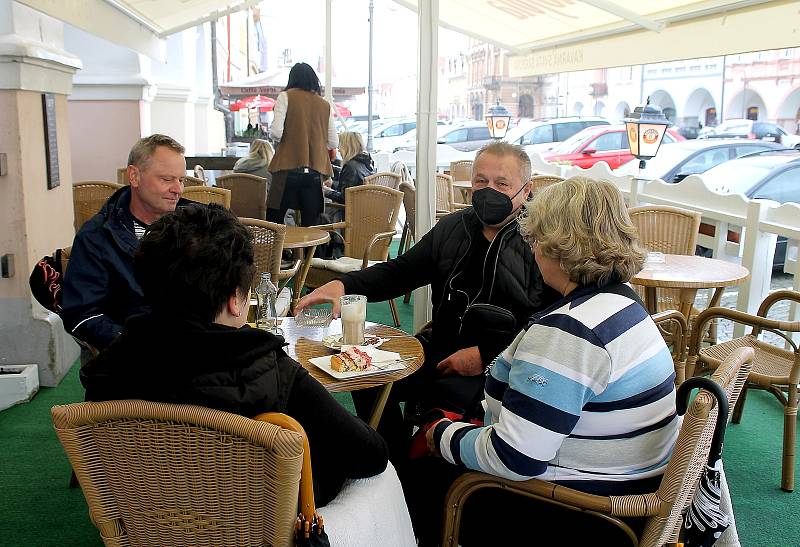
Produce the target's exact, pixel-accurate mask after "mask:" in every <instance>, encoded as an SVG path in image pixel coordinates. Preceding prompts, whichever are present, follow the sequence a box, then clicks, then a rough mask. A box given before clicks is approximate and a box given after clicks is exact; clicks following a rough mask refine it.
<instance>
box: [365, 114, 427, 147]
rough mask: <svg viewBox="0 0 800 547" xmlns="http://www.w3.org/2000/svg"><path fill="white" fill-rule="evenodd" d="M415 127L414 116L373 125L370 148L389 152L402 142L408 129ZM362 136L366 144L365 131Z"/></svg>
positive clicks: (411, 129)
mask: <svg viewBox="0 0 800 547" xmlns="http://www.w3.org/2000/svg"><path fill="white" fill-rule="evenodd" d="M416 127H417V120H416V118H403V119H395V120H386V121H384V122H383V123H382V124H380V125H379V126H373V128H372V149H373V150H374V151H375V152H391V151H392V150H394V148H395V147H396V146H397V145H399V144H400V143H401V142H404V141H405V138H406V135H408V133H409V131H413V130H414V129H416ZM362 136H363V137H364V144H367V137H368V135H367V134H366V131H364V133H363V134H362Z"/></svg>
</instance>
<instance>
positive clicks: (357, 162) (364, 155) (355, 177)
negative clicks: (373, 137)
mask: <svg viewBox="0 0 800 547" xmlns="http://www.w3.org/2000/svg"><path fill="white" fill-rule="evenodd" d="M339 152H340V153H341V154H342V170H341V172H340V173H339V177H338V180H334V181H333V182H331V179H328V180H327V181H325V186H326V188H325V197H326V198H329V199H330V200H331V201H334V202H336V203H344V195H345V190H347V189H348V188H350V187H352V186H360V185H362V184H364V177H368V176H369V175H372V174H374V173H375V163H374V162H373V161H372V157H371V156H370V155H369V152H367V151H366V150H364V139H363V138H362V137H361V134H360V133H355V132H353V131H345V132H344V133H340V134H339ZM334 222H336V221H334Z"/></svg>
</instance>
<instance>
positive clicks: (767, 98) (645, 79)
mask: <svg viewBox="0 0 800 547" xmlns="http://www.w3.org/2000/svg"><path fill="white" fill-rule="evenodd" d="M443 76H444V77H445V81H447V82H448V83H449V84H450V85H451V89H450V92H449V99H448V100H449V102H448V104H447V105H446V106H445V107H443V109H444V110H445V111H447V112H448V113H449V115H450V116H451V117H467V118H472V119H478V120H479V119H483V117H484V115H485V112H486V109H487V108H488V107H489V106H491V105H493V104H495V103H496V102H497V101H498V100H499V101H500V103H501V104H503V105H504V106H505V107H506V108H507V109H508V110H509V112H511V114H512V116H515V117H533V118H539V117H557V116H603V117H605V118H608V119H609V120H612V121H619V120H622V119H623V118H625V117H626V116H627V115H628V113H629V112H630V111H631V110H632V109H633V108H635V107H636V106H637V105H640V104H642V103H644V102H645V101H646V100H647V98H648V97H649V98H650V101H651V103H653V104H656V105H658V106H659V107H660V108H661V109H662V110H663V111H664V113H665V114H666V116H667V117H668V118H669V119H670V120H671V121H672V122H673V123H674V124H676V125H678V126H682V127H698V128H699V127H703V126H714V125H717V124H719V123H720V122H721V121H723V120H727V119H731V118H748V119H752V120H758V121H770V122H775V123H777V124H778V125H780V126H781V127H783V129H784V130H786V131H787V132H789V133H796V132H798V131H800V48H790V49H780V50H770V51H760V52H752V53H743V54H741V55H727V56H724V57H706V58H699V59H687V60H682V61H671V62H665V63H655V64H648V65H638V66H623V67H615V68H606V69H596V70H585V71H579V72H569V73H561V74H551V75H547V76H544V77H534V78H529V79H527V80H526V79H516V78H508V54H507V52H505V51H504V50H502V49H501V48H498V47H496V46H493V45H490V44H485V43H480V42H475V41H473V42H471V43H470V47H469V49H468V50H466V51H464V52H462V53H460V54H459V55H457V56H451V57H450V58H449V59H447V61H446V66H445V72H444V74H443ZM464 80H465V81H466V84H465V86H464V85H462V83H461V82H462V81H464ZM456 113H457V114H456Z"/></svg>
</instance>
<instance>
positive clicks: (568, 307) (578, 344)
mask: <svg viewBox="0 0 800 547" xmlns="http://www.w3.org/2000/svg"><path fill="white" fill-rule="evenodd" d="M674 381H675V373H674V367H673V363H672V359H671V356H670V353H669V350H668V349H667V346H666V344H665V343H664V340H663V339H662V337H661V335H660V333H659V331H658V328H657V326H656V325H655V323H653V321H652V319H651V318H650V316H649V315H648V314H647V311H646V310H645V309H644V307H643V306H642V304H641V302H640V301H639V299H638V298H637V297H636V294H635V293H634V292H633V290H632V289H631V288H630V286H628V285H624V284H612V285H609V286H607V287H605V288H603V289H598V288H597V287H580V288H578V289H576V290H574V291H573V292H571V293H570V294H569V295H567V296H566V297H565V298H564V299H562V300H560V301H559V302H557V303H556V304H554V305H553V306H552V307H550V308H549V309H548V310H546V311H545V312H544V313H543V314H542V315H541V316H540V318H539V319H537V320H535V321H534V322H533V323H532V325H531V326H530V327H529V328H528V329H527V331H525V332H522V333H520V334H519V335H518V336H517V338H516V339H515V340H514V341H513V342H512V343H511V345H510V346H509V347H508V349H506V350H505V351H504V352H503V353H502V354H501V355H500V356H499V357H498V358H497V360H496V361H495V364H494V366H493V367H492V368H491V371H490V374H489V376H487V380H486V401H485V408H486V416H485V419H484V424H486V425H485V426H484V427H478V426H474V425H471V424H467V423H451V422H441V423H440V424H438V425H437V427H436V430H435V432H434V439H435V441H436V443H437V446H438V447H439V450H440V452H441V454H442V456H443V457H444V458H445V459H446V460H448V461H449V462H451V463H455V464H460V465H464V466H465V467H467V468H469V469H475V470H478V471H483V472H486V473H490V474H492V475H498V476H501V477H505V478H508V479H511V480H525V479H528V478H531V477H539V478H542V479H546V480H551V481H575V480H588V481H603V482H605V481H629V480H638V479H645V478H650V477H653V476H656V475H659V474H662V473H663V472H664V469H665V467H666V465H667V461H668V460H669V457H670V455H671V453H672V447H673V445H674V444H675V440H676V439H677V436H678V430H679V428H680V419H679V417H678V416H677V414H676V410H675V387H674Z"/></svg>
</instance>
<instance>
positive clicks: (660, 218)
mask: <svg viewBox="0 0 800 547" xmlns="http://www.w3.org/2000/svg"><path fill="white" fill-rule="evenodd" d="M628 213H629V214H630V216H631V221H633V224H634V226H636V228H637V229H638V230H639V241H640V243H641V244H642V245H643V246H644V247H645V248H646V249H647V250H648V251H653V252H659V253H665V254H674V255H693V254H694V252H695V246H696V245H697V234H698V231H699V229H700V218H701V215H700V213H697V212H694V211H687V210H686V209H679V208H677V207H669V206H666V205H644V206H642V207H632V208H630V209H628ZM637 291H641V288H639V287H637ZM640 294H641V292H640ZM657 294H658V297H657V303H656V310H655V311H663V310H683V311H685V310H687V309H688V310H692V312H691V313H690V317H687V318H686V319H687V320H689V324H690V327H689V328H690V330H691V319H692V317H693V316H695V315H697V313H699V310H696V309H694V308H693V306H692V305H693V304H694V303H693V302H682V301H681V299H680V294H681V292H680V289H658V291H657ZM721 297H722V289H719V290H717V291H715V294H714V297H713V298H712V299H711V301H710V302H709V307H711V306H717V305H718V304H719V299H720V298H721Z"/></svg>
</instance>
